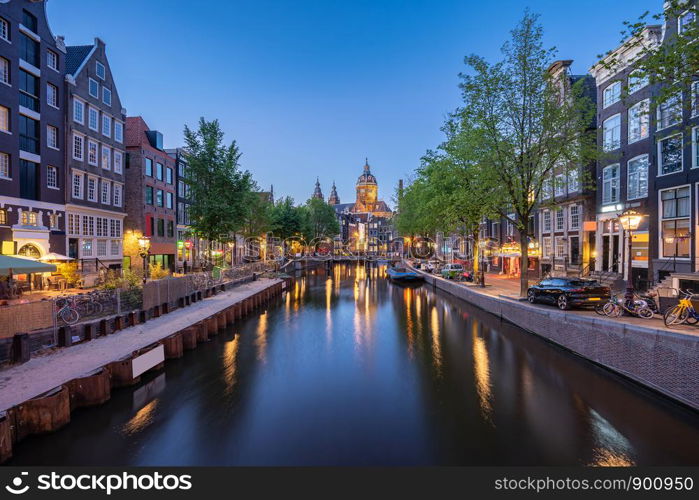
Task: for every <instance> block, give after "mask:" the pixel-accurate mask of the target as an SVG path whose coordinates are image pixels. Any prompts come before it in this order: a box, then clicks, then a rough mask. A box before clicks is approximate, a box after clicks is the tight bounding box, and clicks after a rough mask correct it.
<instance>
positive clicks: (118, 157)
mask: <svg viewBox="0 0 699 500" xmlns="http://www.w3.org/2000/svg"><path fill="white" fill-rule="evenodd" d="M123 161H124V155H123V154H122V153H121V151H114V173H116V174H120V173H121V172H122V171H123Z"/></svg>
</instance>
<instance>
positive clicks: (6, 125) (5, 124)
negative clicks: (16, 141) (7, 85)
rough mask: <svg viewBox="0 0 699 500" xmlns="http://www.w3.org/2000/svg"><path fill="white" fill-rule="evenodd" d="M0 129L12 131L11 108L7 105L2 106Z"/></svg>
mask: <svg viewBox="0 0 699 500" xmlns="http://www.w3.org/2000/svg"><path fill="white" fill-rule="evenodd" d="M0 130H2V131H3V132H9V131H10V110H9V109H7V108H6V107H5V106H0Z"/></svg>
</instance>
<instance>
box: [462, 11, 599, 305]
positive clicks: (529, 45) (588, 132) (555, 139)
mask: <svg viewBox="0 0 699 500" xmlns="http://www.w3.org/2000/svg"><path fill="white" fill-rule="evenodd" d="M511 35H512V36H511V40H509V41H508V42H506V43H505V44H504V45H503V47H502V56H503V58H502V60H501V61H499V62H497V63H494V64H491V63H489V62H487V61H486V60H485V59H483V58H482V57H478V56H475V55H471V56H468V57H467V58H466V60H465V62H466V64H467V66H468V67H469V68H470V73H469V74H462V75H461V79H462V82H461V85H460V87H461V90H462V97H463V100H464V105H463V108H462V110H461V112H462V116H463V117H464V119H467V120H468V122H469V126H468V130H469V134H471V138H470V139H469V141H467V144H468V147H469V148H472V151H471V152H470V154H472V155H473V156H474V157H475V159H474V161H475V162H476V163H477V164H478V165H479V168H481V169H483V170H484V171H486V172H488V173H489V174H490V176H491V177H490V179H491V182H492V185H490V187H491V188H492V189H493V190H494V191H493V193H494V196H495V198H496V199H497V200H498V201H501V202H502V203H501V204H500V206H499V207H498V209H499V211H500V213H501V216H503V217H505V218H506V219H508V220H509V221H510V222H512V223H513V224H514V226H515V227H516V229H517V231H518V233H519V237H520V245H521V254H522V255H521V266H520V269H522V277H521V281H520V294H521V295H522V296H524V295H526V291H527V288H528V279H527V272H526V270H527V269H528V267H529V266H528V243H529V236H530V235H529V232H528V226H529V219H530V217H531V216H533V214H534V213H535V209H536V208H537V200H538V199H539V198H540V194H541V192H542V188H543V186H544V184H545V183H547V182H550V181H551V179H552V177H553V174H554V173H559V172H562V173H563V174H564V175H566V174H567V173H568V170H570V169H572V168H579V166H580V165H583V164H587V163H588V162H589V161H590V159H591V158H593V157H594V155H595V151H596V148H595V147H594V141H593V139H594V133H595V132H594V130H593V129H592V128H591V127H590V124H591V122H592V117H593V116H594V112H595V111H594V107H593V106H592V103H591V101H590V100H589V99H587V98H585V97H584V88H583V82H582V80H581V81H578V82H577V83H576V84H574V85H573V86H572V88H570V89H566V92H562V90H561V85H562V82H561V81H556V80H554V78H553V76H552V74H551V73H549V71H548V70H549V67H550V65H551V63H552V62H553V60H554V55H555V51H554V50H553V49H545V48H544V47H543V44H542V35H543V29H542V27H541V25H540V24H539V23H538V16H536V15H533V14H531V13H529V12H525V14H524V16H523V18H522V20H521V21H520V22H519V24H518V25H517V26H516V27H515V29H514V30H512V32H511ZM496 192H497V193H498V194H495V193H496ZM512 214H514V215H512Z"/></svg>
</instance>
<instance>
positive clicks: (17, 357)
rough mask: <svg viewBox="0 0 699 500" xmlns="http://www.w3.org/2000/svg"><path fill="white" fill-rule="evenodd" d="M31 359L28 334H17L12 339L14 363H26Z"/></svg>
mask: <svg viewBox="0 0 699 500" xmlns="http://www.w3.org/2000/svg"><path fill="white" fill-rule="evenodd" d="M29 358H31V346H30V344H29V334H28V333H16V334H15V335H14V337H12V362H13V363H26V362H27V361H29Z"/></svg>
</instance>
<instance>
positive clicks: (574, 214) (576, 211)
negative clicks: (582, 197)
mask: <svg viewBox="0 0 699 500" xmlns="http://www.w3.org/2000/svg"><path fill="white" fill-rule="evenodd" d="M568 214H569V216H570V229H571V230H572V231H575V230H578V229H580V205H571V206H570V208H569V209H568Z"/></svg>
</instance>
